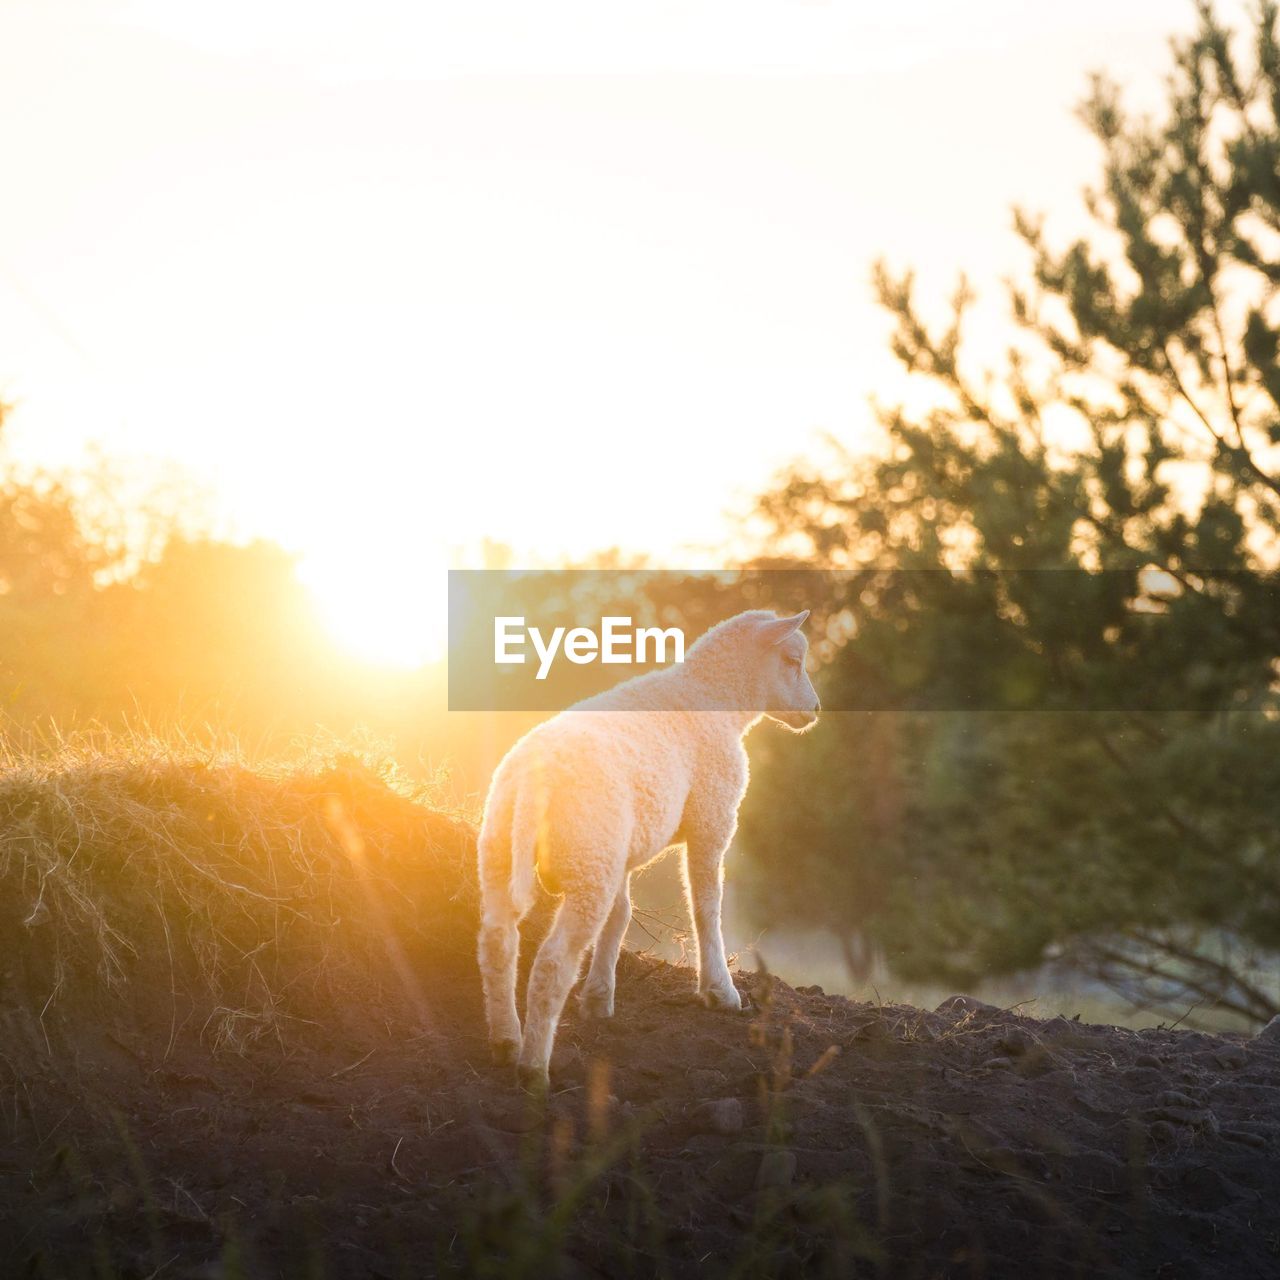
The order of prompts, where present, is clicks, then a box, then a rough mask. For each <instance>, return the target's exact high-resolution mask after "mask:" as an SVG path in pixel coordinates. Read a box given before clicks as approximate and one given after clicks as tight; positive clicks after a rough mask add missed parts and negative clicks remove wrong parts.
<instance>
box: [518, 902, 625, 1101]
mask: <svg viewBox="0 0 1280 1280" xmlns="http://www.w3.org/2000/svg"><path fill="white" fill-rule="evenodd" d="M613 900H614V895H613V894H612V893H610V892H609V891H608V890H605V891H604V892H603V893H602V892H601V891H600V890H598V889H596V890H594V891H588V890H586V889H579V888H576V887H575V888H573V889H570V890H569V891H568V892H566V894H565V898H564V901H563V902H562V903H561V904H560V909H559V911H557V912H556V918H555V921H554V923H553V924H552V926H551V929H550V931H549V932H548V933H547V936H546V938H545V940H544V941H543V943H542V946H541V947H539V948H538V954H537V957H536V958H535V959H534V962H533V970H532V972H531V973H530V974H529V992H528V996H527V998H526V1000H525V1014H524V1043H523V1045H522V1046H521V1049H520V1078H521V1080H522V1082H524V1083H525V1084H527V1085H535V1086H542V1087H545V1085H546V1084H547V1080H548V1075H549V1068H550V1063H551V1046H552V1043H553V1042H554V1040H555V1035H556V1027H557V1026H558V1025H559V1022H560V1015H561V1013H563V1012H564V1005H565V1001H566V1000H567V999H568V998H569V991H570V990H571V989H572V987H573V984H574V983H575V982H576V981H577V980H578V969H579V967H580V966H581V964H582V954H583V952H584V951H586V949H587V948H588V947H589V946H590V945H591V942H592V939H594V938H595V936H596V935H597V934H598V933H599V932H600V929H601V927H602V926H603V925H604V922H605V918H606V917H607V916H608V914H609V910H610V907H611V906H612V905H613Z"/></svg>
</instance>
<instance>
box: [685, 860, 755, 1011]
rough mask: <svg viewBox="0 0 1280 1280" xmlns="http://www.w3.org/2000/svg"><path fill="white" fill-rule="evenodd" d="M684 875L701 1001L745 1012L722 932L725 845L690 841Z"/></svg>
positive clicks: (709, 1005)
mask: <svg viewBox="0 0 1280 1280" xmlns="http://www.w3.org/2000/svg"><path fill="white" fill-rule="evenodd" d="M684 872H685V886H686V888H687V889H688V892H689V912H690V915H691V916H692V917H693V928H694V932H695V933H696V934H697V941H698V998H699V999H700V1000H701V1001H702V1003H703V1004H705V1005H706V1006H707V1007H708V1008H711V1009H741V1008H742V997H741V996H740V995H739V994H738V989H737V987H735V986H734V985H733V979H732V978H731V977H730V976H729V962H728V961H727V960H726V959H725V955H724V937H723V935H722V934H721V932H720V911H721V906H722V904H723V898H724V845H723V844H721V843H720V842H718V841H716V842H713V843H707V844H703V843H701V842H695V841H693V840H690V841H689V843H688V844H687V845H686V847H685V854H684Z"/></svg>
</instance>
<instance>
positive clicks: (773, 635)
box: [762, 609, 809, 644]
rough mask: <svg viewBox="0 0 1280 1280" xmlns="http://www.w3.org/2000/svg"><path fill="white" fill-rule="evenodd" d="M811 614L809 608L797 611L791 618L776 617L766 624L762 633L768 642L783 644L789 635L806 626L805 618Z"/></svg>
mask: <svg viewBox="0 0 1280 1280" xmlns="http://www.w3.org/2000/svg"><path fill="white" fill-rule="evenodd" d="M808 616H809V610H808V609H806V610H805V611H804V612H803V613H797V614H795V615H793V616H792V617H790V618H775V619H774V620H773V621H772V622H766V623H765V624H764V630H763V632H762V635H763V637H764V640H765V643H766V644H781V643H782V642H783V641H784V640H785V639H786V638H787V637H788V636H790V635H794V634H795V633H796V632H797V631H799V630H800V628H801V627H802V626H804V620H805V619H806V618H807V617H808Z"/></svg>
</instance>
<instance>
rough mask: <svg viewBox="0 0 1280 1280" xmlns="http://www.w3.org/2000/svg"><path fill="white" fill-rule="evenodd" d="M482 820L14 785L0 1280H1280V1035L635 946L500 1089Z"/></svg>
mask: <svg viewBox="0 0 1280 1280" xmlns="http://www.w3.org/2000/svg"><path fill="white" fill-rule="evenodd" d="M471 838H472V833H471V829H470V828H469V827H468V826H467V824H466V823H465V822H463V821H462V820H460V819H458V818H455V817H451V816H449V815H444V814H438V813H436V812H434V811H433V810H431V809H430V808H428V807H427V806H426V805H425V804H424V803H423V798H422V797H421V796H415V795H414V794H412V793H411V792H409V791H407V790H406V789H405V788H403V786H402V785H401V784H400V783H399V782H398V780H397V779H395V778H394V777H392V776H390V775H389V774H388V773H386V772H385V771H384V772H379V771H378V770H377V769H375V768H370V767H369V766H368V765H367V764H360V763H358V762H355V761H353V760H333V759H329V760H317V761H312V762H310V763H308V764H306V765H305V766H302V767H298V768H294V769H292V770H277V771H266V772H264V771H261V770H254V769H250V768H249V767H248V766H247V765H244V764H242V763H238V762H234V761H225V760H212V759H197V758H195V757H193V756H191V755H190V754H185V755H184V754H183V753H173V752H167V751H161V750H159V749H148V750H143V749H141V748H139V747H138V746H137V745H136V744H135V745H134V746H132V747H130V748H129V749H128V750H123V749H122V750H121V751H119V752H117V753H115V754H111V753H106V754H104V753H102V752H101V751H97V750H94V751H90V750H86V749H81V750H68V751H65V752H63V753H61V754H60V755H56V756H54V757H53V758H51V759H49V760H47V761H44V762H37V761H34V760H19V759H10V760H9V762H8V764H7V767H6V769H5V772H4V775H3V778H0V904H2V905H0V945H3V948H4V951H3V954H4V960H3V962H2V963H3V970H2V979H0V981H2V983H3V985H2V986H0V1268H3V1269H5V1270H6V1271H7V1273H9V1274H16V1275H23V1274H32V1275H42V1276H89V1275H94V1276H103V1275H106V1276H122V1277H123V1276H130V1277H132V1276H137V1277H142V1276H152V1275H163V1276H166V1277H176V1276H190V1277H196V1276H200V1277H206V1278H209V1280H212V1278H213V1277H218V1278H220V1280H221V1278H227V1280H229V1278H230V1277H233V1276H245V1277H258V1276H263V1277H266V1276H289V1277H292V1276H304V1275H305V1276H314V1275H325V1276H352V1277H356V1276H372V1277H382V1276H388V1277H390V1276H424V1275H435V1274H440V1275H456V1276H491V1277H508V1276H512V1277H518V1276H538V1277H547V1276H569V1277H588V1276H607V1277H614V1276H623V1275H631V1276H637V1277H643V1276H650V1275H667V1276H673V1277H682V1276H699V1277H706V1276H721V1275H726V1276H727V1275H734V1276H744V1277H745V1276H759V1277H764V1276H801V1275H803V1276H813V1275H831V1276H853V1275H866V1276H891V1277H897V1276H947V1277H950V1276H975V1277H976V1276H991V1277H1000V1276H1013V1275H1017V1276H1021V1277H1027V1276H1068V1275H1072V1276H1101V1275H1142V1276H1197V1277H1201V1276H1203V1277H1212V1276H1222V1277H1238V1276H1246V1275H1247V1276H1265V1275H1273V1274H1280V1208H1277V1206H1276V1204H1275V1201H1274V1197H1273V1195H1272V1191H1273V1188H1274V1187H1275V1185H1276V1184H1277V1181H1278V1180H1280V1038H1277V1039H1276V1040H1271V1039H1270V1038H1269V1037H1268V1036H1267V1035H1265V1034H1264V1035H1263V1036H1261V1037H1259V1038H1257V1039H1254V1040H1252V1041H1248V1042H1246V1041H1244V1040H1243V1039H1242V1038H1239V1037H1234V1038H1233V1037H1222V1038H1219V1037H1214V1036H1209V1035H1205V1034H1202V1033H1197V1032H1187V1031H1181V1030H1168V1031H1165V1030H1160V1031H1154V1030H1152V1031H1131V1030H1123V1029H1118V1028H1114V1027H1095V1026H1088V1025H1082V1024H1080V1023H1076V1022H1072V1021H1068V1020H1065V1019H1054V1020H1052V1021H1038V1020H1035V1019H1031V1018H1026V1017H1021V1016H1019V1015H1018V1013H1017V1012H1016V1011H1000V1010H995V1009H992V1008H990V1007H988V1006H985V1005H981V1004H978V1003H977V1002H976V1001H972V1000H968V999H965V998H960V997H958V998H954V999H952V1000H950V1001H948V1002H945V1003H944V1005H943V1006H941V1007H940V1008H939V1009H938V1010H936V1011H933V1012H929V1011H923V1010H917V1009H910V1008H903V1007H891V1006H885V1007H877V1006H874V1005H868V1004H862V1003H857V1002H853V1001H849V1000H846V999H844V998H841V997H836V996H828V995H825V994H823V993H822V992H821V991H820V990H818V989H816V988H810V989H801V990H793V989H792V988H790V987H788V986H787V985H786V984H785V983H782V982H781V981H779V980H777V979H776V978H772V977H770V976H768V975H762V974H751V973H745V974H740V975H738V982H739V984H740V986H741V988H742V989H743V991H744V992H745V993H746V994H748V995H749V997H750V1000H751V1003H752V1008H751V1011H750V1012H749V1013H748V1014H746V1015H738V1016H734V1015H729V1014H724V1013H713V1012H709V1011H706V1010H703V1009H702V1008H700V1007H698V1006H696V1005H695V1004H694V1003H693V1002H692V1000H691V996H690V992H691V987H692V979H691V975H690V973H689V972H688V971H687V970H683V969H680V968H676V967H673V966H670V965H666V964H663V963H660V962H658V961H656V960H653V959H651V958H649V957H646V956H643V955H637V954H633V953H627V954H624V956H623V959H622V962H621V965H620V972H619V985H618V1016H617V1017H616V1018H615V1019H614V1020H613V1021H612V1022H609V1023H603V1024H596V1023H588V1024H584V1023H582V1022H580V1021H579V1020H578V1019H577V1018H576V1017H575V1016H574V1015H573V1013H572V1006H571V1012H570V1014H569V1016H568V1018H567V1021H566V1024H565V1026H564V1029H563V1031H562V1034H561V1037H560V1042H559V1045H558V1048H557V1056H556V1059H555V1063H554V1066H555V1069H556V1070H555V1085H554V1089H553V1093H552V1096H551V1097H550V1098H549V1099H548V1100H547V1102H546V1103H545V1105H543V1104H541V1103H539V1102H538V1101H536V1100H534V1099H532V1098H529V1097H527V1096H526V1095H524V1094H522V1093H520V1092H518V1091H517V1090H516V1089H515V1088H514V1085H513V1083H512V1081H511V1080H510V1078H509V1076H508V1075H507V1073H505V1072H503V1071H500V1070H497V1069H495V1068H491V1067H490V1066H489V1065H488V1062H487V1054H486V1046H485V1042H484V1032H483V1026H482V1020H481V1016H480V1005H479V991H478V983H477V980H476V976H475V972H474V965H473V964H472V962H471V937H472V936H473V931H474V911H475V899H474V892H473V889H472V886H471V882H470V880H469V876H470V874H471V871H470V841H471Z"/></svg>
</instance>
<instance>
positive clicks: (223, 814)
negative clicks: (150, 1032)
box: [0, 733, 477, 1050]
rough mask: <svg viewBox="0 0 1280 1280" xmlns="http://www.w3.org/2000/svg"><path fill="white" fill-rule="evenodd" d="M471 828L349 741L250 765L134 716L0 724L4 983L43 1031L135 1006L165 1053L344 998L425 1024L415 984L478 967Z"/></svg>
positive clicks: (0, 978)
mask: <svg viewBox="0 0 1280 1280" xmlns="http://www.w3.org/2000/svg"><path fill="white" fill-rule="evenodd" d="M474 840H475V833H474V828H473V827H472V825H471V824H470V823H469V822H467V821H466V820H465V819H464V818H463V817H461V816H460V815H458V814H456V813H451V812H447V811H444V810H442V809H441V808H440V807H438V804H437V802H436V800H435V796H434V794H433V789H432V788H431V787H426V786H422V785H419V784H415V783H413V782H411V781H410V780H409V779H408V778H406V777H405V775H404V774H403V773H402V772H400V771H399V770H398V769H397V768H396V766H395V765H394V764H392V763H391V762H390V761H389V759H388V758H387V757H386V756H385V755H379V754H377V752H376V751H375V750H373V749H370V748H369V747H368V746H367V745H363V744H359V743H357V744H354V745H353V744H344V743H340V742H327V741H323V740H316V741H315V742H312V743H308V744H303V745H302V746H301V747H300V748H299V750H298V751H297V752H296V753H295V755H294V757H293V758H292V759H290V760H288V761H283V762H274V763H270V762H268V763H251V762H250V761H249V760H247V759H246V758H245V756H244V755H243V753H242V752H241V751H240V750H239V749H238V748H236V747H234V746H231V747H217V748H210V747H202V746H199V745H197V744H194V743H192V742H190V741H187V740H182V739H173V740H163V739H160V738H158V737H156V736H154V735H150V734H145V733H132V734H129V735H126V736H119V735H106V734H99V733H84V734H80V735H77V736H75V737H72V738H67V739H62V740H59V741H57V742H53V743H44V744H35V745H29V744H26V745H19V744H17V743H15V742H13V741H11V740H8V741H7V740H5V739H3V738H0V955H3V956H4V957H6V959H5V961H4V962H3V968H2V969H0V985H2V986H3V987H5V988H9V989H10V990H11V992H12V993H13V994H16V995H17V996H18V997H19V1000H18V1003H19V1004H20V1005H23V1006H25V1007H27V1008H28V1009H32V1010H35V1011H38V1016H39V1020H40V1023H41V1027H42V1029H44V1025H45V1020H46V1015H48V1014H49V1013H50V1012H51V1011H54V1010H59V1011H61V1012H63V1013H66V1012H76V1013H91V1014H92V1013H96V1012H101V1011H104V1010H105V1008H106V1007H107V1006H113V1007H115V1008H116V1009H117V1010H122V1009H126V1008H127V1009H131V1010H132V1012H133V1013H134V1014H137V1015H141V1016H143V1017H145V1018H147V1019H157V1018H161V1017H162V1018H164V1019H165V1020H166V1021H167V1022H168V1023H169V1030H168V1044H169V1046H170V1048H172V1045H173V1042H174V1038H175V1037H176V1036H177V1035H178V1034H179V1033H180V1032H182V1031H183V1030H184V1029H187V1030H195V1031H197V1032H198V1033H199V1035H200V1037H201V1038H202V1039H203V1040H204V1041H206V1042H207V1043H208V1044H209V1045H210V1046H212V1047H214V1048H217V1049H224V1050H243V1049H245V1048H247V1047H249V1046H250V1045H252V1044H253V1043H255V1042H257V1041H259V1040H261V1039H262V1038H263V1037H268V1036H269V1037H274V1038H282V1037H283V1034H284V1032H285V1030H287V1027H288V1024H289V1021H290V1020H291V1019H306V1020H312V1021H314V1020H321V1019H327V1018H332V1017H335V1016H344V1015H341V1014H339V1013H338V1012H337V1011H340V1010H349V1009H352V1008H355V1009H365V1010H369V1009H371V1008H372V1007H375V1006H376V1007H377V1008H379V1010H384V1009H385V1008H391V1007H396V1008H399V1009H401V1010H403V1011H404V1012H405V1013H406V1014H407V1015H409V1016H410V1018H411V1019H415V1020H417V1021H419V1022H421V1021H423V1020H424V1019H425V1018H426V1017H427V1010H426V1002H425V1000H424V998H423V979H424V978H425V977H428V976H430V975H434V974H436V973H439V972H441V971H445V970H452V969H455V968H456V967H457V966H458V965H460V964H465V965H472V964H473V963H474V958H473V952H474V939H475V930H476V913H477V895H476V888H475V870H474ZM388 959H390V963H388ZM159 1006H163V1007H159Z"/></svg>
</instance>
